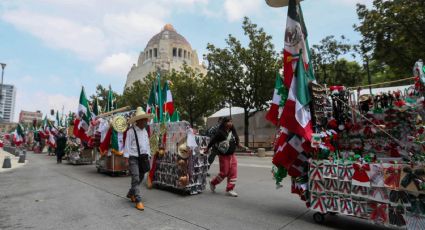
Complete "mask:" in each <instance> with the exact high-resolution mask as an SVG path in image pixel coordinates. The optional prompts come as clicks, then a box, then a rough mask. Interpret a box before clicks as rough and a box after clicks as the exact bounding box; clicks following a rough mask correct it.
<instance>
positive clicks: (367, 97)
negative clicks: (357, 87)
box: [359, 94, 370, 102]
mask: <svg viewBox="0 0 425 230" xmlns="http://www.w3.org/2000/svg"><path fill="white" fill-rule="evenodd" d="M369 98H370V95H369V94H363V95H361V96H360V97H359V102H364V101H367V100H369Z"/></svg>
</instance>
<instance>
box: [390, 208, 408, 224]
mask: <svg viewBox="0 0 425 230" xmlns="http://www.w3.org/2000/svg"><path fill="white" fill-rule="evenodd" d="M403 215H404V208H403V206H394V207H389V210H388V217H389V223H390V224H391V225H394V226H397V227H402V226H405V225H406V221H405V220H404V217H403Z"/></svg>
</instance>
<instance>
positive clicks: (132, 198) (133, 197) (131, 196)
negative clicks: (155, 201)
mask: <svg viewBox="0 0 425 230" xmlns="http://www.w3.org/2000/svg"><path fill="white" fill-rule="evenodd" d="M127 198H129V199H130V200H131V202H132V203H136V197H135V196H134V195H130V194H128V195H127Z"/></svg>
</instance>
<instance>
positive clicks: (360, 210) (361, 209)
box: [353, 200, 367, 217]
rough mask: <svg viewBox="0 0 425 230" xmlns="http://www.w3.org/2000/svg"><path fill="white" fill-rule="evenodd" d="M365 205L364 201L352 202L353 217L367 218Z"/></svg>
mask: <svg viewBox="0 0 425 230" xmlns="http://www.w3.org/2000/svg"><path fill="white" fill-rule="evenodd" d="M366 205H367V203H366V202H364V201H355V200H353V207H354V215H355V216H358V217H365V216H367V208H366Z"/></svg>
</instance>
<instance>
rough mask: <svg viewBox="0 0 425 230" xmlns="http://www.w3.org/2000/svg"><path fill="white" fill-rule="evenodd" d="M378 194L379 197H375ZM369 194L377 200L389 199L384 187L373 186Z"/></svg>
mask: <svg viewBox="0 0 425 230" xmlns="http://www.w3.org/2000/svg"><path fill="white" fill-rule="evenodd" d="M378 195H380V196H381V199H378V198H377V196H378ZM371 196H372V199H373V200H378V201H386V200H388V199H389V197H388V193H387V190H385V188H380V187H376V188H374V189H373V190H372V192H371Z"/></svg>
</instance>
